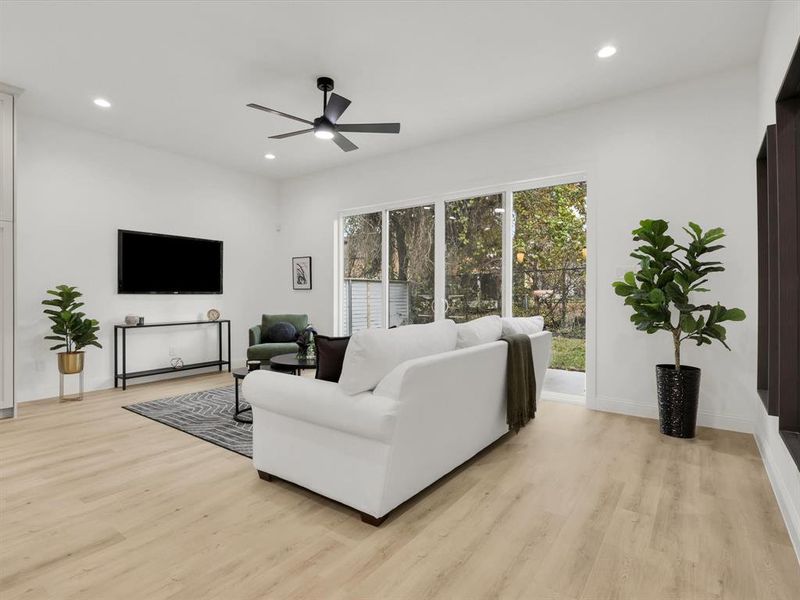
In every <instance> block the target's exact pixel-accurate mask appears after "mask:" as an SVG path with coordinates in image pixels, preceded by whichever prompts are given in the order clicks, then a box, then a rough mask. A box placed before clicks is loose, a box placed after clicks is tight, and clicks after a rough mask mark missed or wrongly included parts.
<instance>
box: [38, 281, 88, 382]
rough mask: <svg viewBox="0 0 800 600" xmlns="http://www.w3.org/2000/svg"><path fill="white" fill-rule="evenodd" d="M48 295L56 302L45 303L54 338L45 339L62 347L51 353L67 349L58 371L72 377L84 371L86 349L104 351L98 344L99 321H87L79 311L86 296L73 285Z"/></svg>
mask: <svg viewBox="0 0 800 600" xmlns="http://www.w3.org/2000/svg"><path fill="white" fill-rule="evenodd" d="M47 293H48V294H50V295H51V296H55V298H48V299H46V300H42V304H44V305H45V306H47V307H48V308H45V309H44V314H46V315H47V318H48V319H50V320H51V321H52V322H53V324H52V325H51V327H50V329H51V330H52V331H53V334H54V335H46V336H45V337H44V339H46V340H55V341H58V342H59V343H58V344H56V345H55V346H52V347H51V348H50V350H59V349H61V348H65V350H64V351H63V352H59V353H58V370H59V371H60V372H61V373H63V374H64V375H72V374H74V373H80V372H81V371H83V348H85V347H86V346H96V347H98V348H102V346H101V345H100V343H99V342H98V341H97V332H98V331H100V326H99V323H98V321H96V320H95V319H87V318H86V315H85V314H84V313H82V312H80V311H79V310H78V309H79V308H80V307H81V306H83V302H78V298H80V297H81V296H82V295H83V294H81V293H80V292H79V291H78V290H77V289H76V288H75V287H72V286H69V285H59V286H56V289H54V290H47Z"/></svg>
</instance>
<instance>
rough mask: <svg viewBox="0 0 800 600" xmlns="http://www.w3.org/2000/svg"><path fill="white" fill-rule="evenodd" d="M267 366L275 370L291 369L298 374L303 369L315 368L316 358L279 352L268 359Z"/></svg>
mask: <svg viewBox="0 0 800 600" xmlns="http://www.w3.org/2000/svg"><path fill="white" fill-rule="evenodd" d="M269 366H270V367H272V368H273V370H275V371H291V372H292V373H294V374H295V375H300V372H301V371H303V370H304V369H316V368H317V359H316V358H297V355H296V354H279V355H278V356H273V357H272V358H271V359H270V360H269Z"/></svg>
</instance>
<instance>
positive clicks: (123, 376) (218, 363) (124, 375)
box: [114, 319, 231, 390]
mask: <svg viewBox="0 0 800 600" xmlns="http://www.w3.org/2000/svg"><path fill="white" fill-rule="evenodd" d="M223 323H224V324H226V325H227V326H228V359H227V360H223V359H222V325H223ZM179 325H216V326H217V328H218V330H219V337H218V343H219V359H218V360H209V361H205V362H199V363H190V364H188V365H183V366H182V367H180V368H175V367H161V368H159V369H147V370H145V371H131V372H128V365H127V360H126V356H125V353H126V349H127V332H128V330H129V329H146V328H148V327H177V326H179ZM120 332H122V372H121V373H120V372H119V361H118V360H117V356H118V346H119V337H120V336H119V333H120ZM226 365H227V367H228V372H230V370H231V322H230V320H229V319H220V320H219V321H170V322H167V323H145V324H144V325H114V387H119V381H120V380H122V389H123V390H125V389H127V387H128V386H127V383H128V379H135V378H136V377H150V376H152V375H163V374H165V373H179V372H181V371H190V370H192V369H204V368H206V367H219V370H220V371H222V367H224V366H226Z"/></svg>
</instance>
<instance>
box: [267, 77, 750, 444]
mask: <svg viewBox="0 0 800 600" xmlns="http://www.w3.org/2000/svg"><path fill="white" fill-rule="evenodd" d="M755 118H756V93H755V70H754V69H743V70H737V71H734V72H729V73H725V74H720V75H718V76H714V77H705V78H703V79H702V80H697V81H691V82H687V83H683V84H680V85H674V86H670V87H666V88H662V89H657V90H652V91H649V92H646V93H641V94H637V95H635V96H629V97H625V98H621V99H618V100H615V101H611V102H605V103H602V104H597V105H593V106H589V107H585V108H582V109H579V110H574V111H569V112H564V113H561V114H557V115H554V116H551V117H548V118H541V119H537V120H533V121H529V122H525V123H520V124H518V125H514V126H510V127H506V128H502V129H498V130H496V131H493V132H489V133H481V134H473V135H469V136H466V137H463V138H460V139H458V140H453V141H448V142H444V143H439V144H435V145H431V146H427V147H424V148H420V149H417V150H414V151H408V152H402V153H398V154H395V155H391V156H387V157H382V158H378V159H374V160H370V161H367V162H363V163H359V164H356V165H354V166H352V167H351V168H344V169H337V170H333V171H327V172H323V173H319V174H315V175H313V176H308V177H303V178H298V179H295V180H289V181H286V182H282V183H281V189H280V197H281V203H282V214H281V224H282V231H281V233H280V240H281V242H280V249H281V250H280V252H281V253H282V256H281V255H279V263H281V264H283V263H288V260H289V257H291V256H292V255H305V254H311V255H312V256H313V259H314V264H315V268H314V289H313V290H312V291H310V292H291V291H286V292H285V294H286V301H285V303H286V304H290V305H292V306H293V307H295V308H296V309H297V310H302V311H304V312H308V313H309V314H310V317H311V319H312V321H313V322H314V323H315V324H316V325H317V326H318V328H319V329H320V330H321V331H323V332H329V331H331V330H332V327H333V323H334V314H333V304H332V297H333V283H334V272H333V269H334V267H333V255H332V254H333V253H332V249H333V247H334V239H333V223H334V221H335V219H336V217H337V213H338V211H339V210H341V209H343V208H351V207H358V206H364V205H371V204H375V203H381V202H386V203H389V202H395V201H401V200H407V199H411V198H415V197H423V196H430V195H436V194H446V193H450V192H454V191H458V190H463V189H468V188H474V187H480V186H485V185H491V184H496V183H504V182H513V181H520V180H526V179H532V178H539V177H546V176H552V175H558V174H562V173H568V172H576V171H583V172H585V173H586V175H587V178H588V186H589V187H588V190H589V199H588V201H589V219H590V223H589V234H590V238H591V239H590V242H589V250H590V256H589V269H590V277H593V278H594V279H595V281H594V282H595V283H596V299H595V300H594V307H595V311H594V317H595V318H594V319H593V321H594V323H595V325H596V340H597V346H596V348H597V352H596V367H595V373H596V397H594V398H589V399H588V400H589V403H590V406H596V407H598V408H603V409H607V410H617V411H621V412H626V413H632V414H641V415H647V416H655V415H656V399H655V382H654V379H655V375H654V371H655V369H654V365H655V364H656V363H659V362H671V361H672V354H671V352H672V350H671V339H670V338H669V336H668V335H667V334H663V335H659V336H647V335H644V334H641V333H639V332H636V331H635V330H634V329H633V327H632V326H631V324H630V322H629V320H628V317H629V310H628V309H627V308H626V307H624V306H623V305H622V301H621V299H620V298H619V297H617V296H615V295H614V294H613V291H612V289H611V286H610V283H611V281H613V280H614V279H615V278H616V277H618V275H619V271H620V269H624V268H627V267H628V266H630V265H631V264H632V263H633V262H634V261H633V260H632V259H630V258H628V254H629V252H630V251H631V250H632V247H633V243H632V242H631V239H630V231H631V230H632V229H633V228H634V227H635V226H636V225H637V223H638V221H639V220H640V219H642V218H647V217H653V218H657V217H663V218H666V219H668V220H670V221H672V223H673V227H675V228H676V229H678V235H680V229H679V226H680V225H681V224H685V223H686V221H688V220H690V219H691V220H694V221H697V222H698V223H700V224H702V225H704V226H706V227H711V226H722V227H725V229H726V230H727V231H728V234H729V238H728V248H727V249H726V250H725V251H724V253H723V254H722V258H724V260H725V261H726V262H727V264H728V265H729V267H730V270H729V271H728V272H726V273H723V274H720V275H719V276H718V277H715V278H714V280H713V286H712V287H713V289H714V293H713V294H712V295H711V296H710V298H713V299H715V300H716V299H719V300H720V301H722V302H723V303H725V304H727V305H728V306H739V307H742V308H743V309H744V310H745V311H746V312H747V313H748V315H750V318H749V319H748V320H747V321H745V322H743V323H740V324H734V325H732V326H731V328H730V345H731V346H732V347H733V349H734V350H733V352H730V353H729V352H728V351H727V350H725V349H724V348H723V347H721V346H714V347H711V348H709V347H707V346H706V347H705V348H704V349H703V351H702V352H698V351H697V350H696V349H695V347H693V346H687V347H686V349H685V361H686V363H687V364H692V365H696V366H699V367H702V368H703V386H702V398H701V414H700V418H701V422H703V423H705V424H709V425H714V426H718V427H723V428H731V429H740V430H749V429H750V424H751V413H752V406H751V403H750V394H749V391H750V390H753V389H755V364H756V356H755V353H756V343H755V340H756V320H755V316H756V228H755V200H754V198H755V196H754V193H755V182H754V176H753V156H754V154H753V152H754V147H753V136H752V126H751V124H753V123H755ZM743 124H744V126H743ZM590 284H591V282H590Z"/></svg>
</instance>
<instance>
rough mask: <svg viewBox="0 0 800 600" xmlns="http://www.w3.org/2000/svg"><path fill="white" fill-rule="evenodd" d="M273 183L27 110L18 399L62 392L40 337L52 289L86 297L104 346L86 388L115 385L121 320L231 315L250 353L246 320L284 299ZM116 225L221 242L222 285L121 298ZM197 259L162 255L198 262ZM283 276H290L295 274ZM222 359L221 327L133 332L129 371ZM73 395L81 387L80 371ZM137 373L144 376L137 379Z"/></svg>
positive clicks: (90, 355)
mask: <svg viewBox="0 0 800 600" xmlns="http://www.w3.org/2000/svg"><path fill="white" fill-rule="evenodd" d="M276 191H277V190H276V187H275V185H274V184H273V183H272V182H271V181H269V180H268V179H266V178H261V177H258V176H254V175H250V174H242V173H238V172H234V171H230V170H227V169H224V168H220V167H217V166H213V165H210V164H207V163H203V162H200V161H197V160H194V159H190V158H185V157H182V156H178V155H175V154H171V153H167V152H163V151H160V150H155V149H152V148H147V147H144V146H140V145H137V144H132V143H128V142H125V141H122V140H119V139H116V138H111V137H107V136H104V135H99V134H95V133H92V132H89V131H87V130H83V129H76V128H73V127H68V126H64V125H61V124H58V123H55V122H52V121H47V120H42V119H38V118H34V117H30V116H26V115H20V116H19V119H18V146H17V209H18V212H17V219H18V221H17V227H18V230H17V231H18V235H17V241H18V244H17V251H18V254H17V267H18V271H17V273H18V278H17V291H16V293H17V309H18V310H17V330H16V334H17V337H16V374H17V380H16V381H17V401H18V402H19V401H25V400H32V399H38V398H44V397H52V396H55V395H57V394H58V371H57V368H56V356H55V353H54V352H49V351H48V348H49V346H50V345H51V344H49V343H48V342H47V341H45V340H43V339H42V336H44V335H46V334H48V333H49V331H48V324H49V321H48V320H47V319H46V317H45V316H44V315H43V314H42V308H43V307H42V306H41V304H40V302H41V300H42V299H44V298H45V291H46V290H47V289H49V288H51V287H53V286H55V285H58V284H60V283H66V284H70V285H76V286H78V287H79V288H80V290H81V291H82V292H83V293H84V296H85V301H86V306H85V307H84V310H85V312H86V313H87V315H88V316H90V317H93V318H96V319H99V320H100V323H101V335H100V341H101V343H102V344H103V349H102V350H99V349H96V348H88V349H87V356H86V386H87V389H98V388H108V387H111V386H113V377H112V374H113V324H114V323H120V322H122V320H123V319H124V317H125V315H126V314H140V315H144V316H145V318H146V320H147V321H150V322H155V321H166V320H184V319H189V320H192V319H196V318H198V317H201V316H202V317H203V318H204V316H205V313H206V311H207V310H208V309H209V308H211V307H216V308H218V309H219V310H220V311H221V313H222V315H223V318H229V319H231V320H232V324H233V326H232V330H231V333H232V354H233V359H234V361H236V362H241V361H243V360H244V357H245V351H246V347H247V328H248V327H249V326H250V325H253V324H255V323H258V322H260V315H261V313H262V312H270V311H271V309H273V308H275V307H276V306H277V305H274V304H273V303H272V300H273V299H274V295H273V294H272V287H273V285H274V269H273V267H274V265H275V262H274V260H273V253H274V249H275V247H274V244H275V242H276V239H275V235H276V234H275V208H276V204H277V202H276ZM117 229H133V230H140V231H152V232H158V233H169V234H176V235H186V236H195V237H204V238H211V239H218V240H222V241H223V242H224V282H223V283H224V293H223V294H222V295H199V296H150V295H118V294H117V293H116V286H117V248H116V244H117ZM191 259H192V257H190V256H173V257H164V260H174V261H182V260H191ZM284 279H285V280H286V281H289V275H288V273H287V274H286V275H285V277H284ZM170 347H171V348H172V349H173V350H174V353H175V354H176V355H178V356H180V357H182V358H183V359H184V361H185V362H187V363H188V362H192V361H198V360H213V359H215V358H216V353H217V345H216V328H215V327H213V326H203V327H200V328H195V329H183V328H180V329H178V328H175V329H167V330H157V329H143V330H139V331H133V332H131V334H130V336H129V344H128V351H129V367H128V368H129V370H139V369H146V368H153V367H160V366H167V365H169V360H170V354H169V352H170ZM71 379H73V381H71V382H70V383H68V386H70V385H71V386H72V387H68V389H67V391H68V392H71V391H73V390H75V389H76V386H77V381H75V379H76V378H71ZM139 381H141V380H139Z"/></svg>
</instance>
